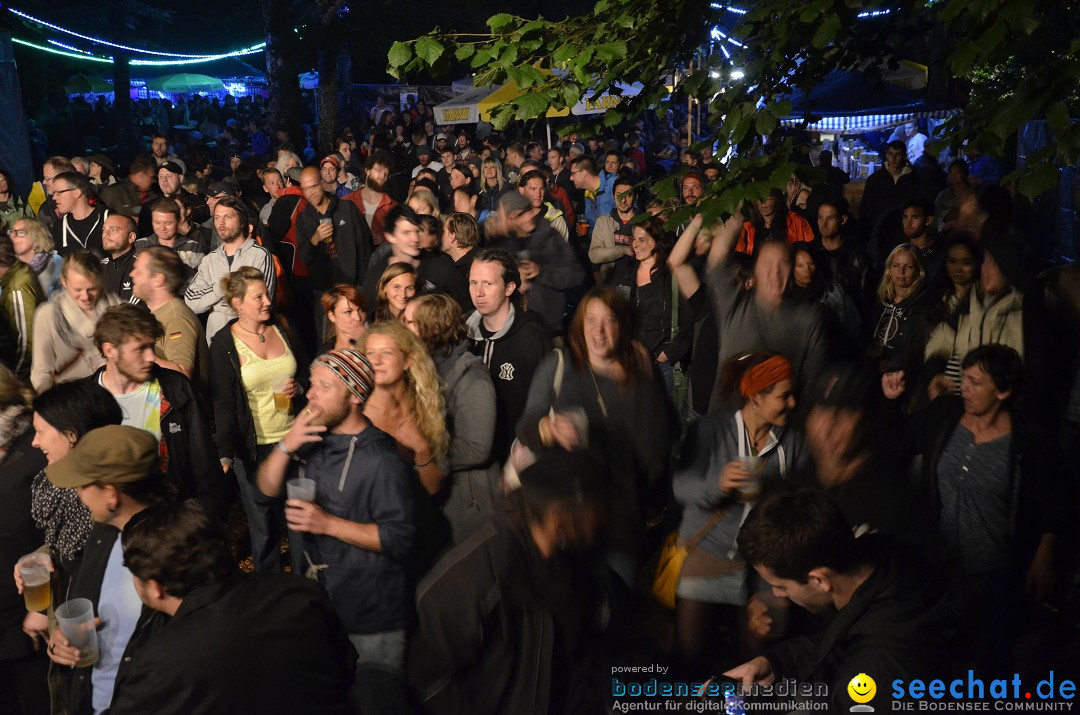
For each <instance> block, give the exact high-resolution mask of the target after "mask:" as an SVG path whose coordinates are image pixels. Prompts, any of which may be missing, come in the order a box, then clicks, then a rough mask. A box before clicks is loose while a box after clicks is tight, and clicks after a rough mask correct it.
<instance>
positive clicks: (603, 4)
mask: <svg viewBox="0 0 1080 715" xmlns="http://www.w3.org/2000/svg"><path fill="white" fill-rule="evenodd" d="M607 9H608V0H597V2H596V4H595V5H593V9H592V11H593V14H594V15H599V14H601V13H602V12H604V11H605V10H607Z"/></svg>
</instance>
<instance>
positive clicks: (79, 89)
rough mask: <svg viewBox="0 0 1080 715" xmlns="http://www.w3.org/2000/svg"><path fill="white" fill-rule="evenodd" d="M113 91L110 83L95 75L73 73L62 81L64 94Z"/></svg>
mask: <svg viewBox="0 0 1080 715" xmlns="http://www.w3.org/2000/svg"><path fill="white" fill-rule="evenodd" d="M111 91H113V88H112V85H111V84H106V83H105V82H104V81H103V80H101V79H99V78H97V77H87V76H86V75H84V74H74V75H71V76H70V77H68V78H67V81H66V82H64V93H65V94H91V93H93V94H105V93H107V92H111Z"/></svg>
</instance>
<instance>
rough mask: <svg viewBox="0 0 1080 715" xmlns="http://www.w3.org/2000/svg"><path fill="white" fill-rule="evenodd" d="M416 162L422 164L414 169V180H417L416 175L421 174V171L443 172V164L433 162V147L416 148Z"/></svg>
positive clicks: (420, 146) (420, 145)
mask: <svg viewBox="0 0 1080 715" xmlns="http://www.w3.org/2000/svg"><path fill="white" fill-rule="evenodd" d="M416 160H417V161H419V162H420V163H419V164H417V165H416V166H414V167H413V170H412V178H414V179H415V178H416V175H417V174H419V173H420V170H421V169H431V170H432V171H441V170H442V168H443V165H442V163H441V162H438V161H432V160H431V147H429V146H428V145H427V144H419V145H417V147H416Z"/></svg>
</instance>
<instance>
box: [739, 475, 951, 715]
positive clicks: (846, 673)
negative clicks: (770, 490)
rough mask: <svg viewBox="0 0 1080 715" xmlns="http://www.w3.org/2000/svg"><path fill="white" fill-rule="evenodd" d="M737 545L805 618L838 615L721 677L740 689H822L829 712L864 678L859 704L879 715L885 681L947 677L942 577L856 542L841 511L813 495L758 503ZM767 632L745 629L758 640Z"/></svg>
mask: <svg viewBox="0 0 1080 715" xmlns="http://www.w3.org/2000/svg"><path fill="white" fill-rule="evenodd" d="M738 544H739V549H740V550H741V551H742V554H743V556H744V557H745V558H746V562H747V563H748V564H750V565H752V566H753V567H754V570H755V571H757V573H758V575H759V576H760V577H761V579H762V580H763V581H765V583H766V584H768V585H769V586H771V587H772V590H773V593H774V594H775V595H776V596H778V597H787V598H789V599H790V600H791V601H792V603H795V604H796V605H799V606H802V607H803V608H805V609H806V610H808V611H810V612H811V613H821V614H823V613H828V612H831V611H834V610H835V612H833V613H832V616H831V619H830V620H829V621H828V623H827V624H826V625H825V627H824V629H822V630H820V631H818V632H817V633H815V634H814V635H812V636H800V637H797V638H792V639H790V640H787V641H784V642H782V643H780V644H778V645H776V646H774V647H772V648H770V649H769V650H767V651H766V652H765V655H762V656H758V657H757V658H754V659H753V660H751V661H749V662H747V663H744V664H742V665H740V666H738V667H737V668H734V669H732V670H729V671H728V672H727V673H725V674H724V675H726V676H727V677H729V678H733V679H735V680H738V681H741V682H742V683H743V685H744V686H750V685H752V684H754V683H758V684H767V683H771V682H773V681H774V680H779V679H780V678H795V679H796V680H798V681H799V682H801V683H827V684H828V686H829V696H830V700H831V703H830V704H831V708H832V709H834V710H836V711H837V712H841V711H846V710H848V709H849V708H850V706H851V700H852V698H851V697H850V696H849V694H848V693H849V690H848V684H849V683H851V682H852V681H853V679H855V678H856V677H857V676H861V675H863V674H865V675H869V676H870V677H872V678H874V677H876V678H878V679H879V682H880V685H879V686H878V688H877V692H876V693H874V694H873V697H872V698H871V699H870V700H869V701H862V700H860V701H859V702H860V703H861V704H867V705H871V706H873V708H874V709H875V710H877V711H878V712H882V711H884V710H888V709H889V708H890V705H889V701H890V697H891V690H890V689H889V688H887V687H885V684H886V682H891V681H892V680H894V679H899V680H903V681H905V682H910V681H911V680H912V679H913V678H920V677H926V676H928V677H932V678H933V677H936V678H944V677H946V676H947V675H948V674H949V672H950V671H949V670H948V668H949V661H950V658H949V652H950V651H949V647H948V645H947V644H948V642H949V638H950V637H951V635H952V630H953V628H952V625H953V624H955V623H956V620H957V617H958V613H957V612H955V611H954V609H953V607H952V604H953V601H951V600H949V599H947V598H946V597H945V589H944V585H943V583H942V582H941V580H940V579H937V578H934V576H933V574H931V573H928V571H927V569H925V568H922V567H921V565H919V564H918V563H917V561H916V560H915V559H914V558H912V557H911V555H910V554H909V553H905V552H904V551H903V550H902V549H901V548H900V547H898V546H897V545H896V544H895V543H893V542H891V541H889V540H887V538H886V537H880V536H877V535H867V536H863V537H861V538H859V539H856V538H855V535H854V534H853V533H852V530H851V526H850V525H849V524H848V521H847V519H846V518H845V517H844V514H843V512H841V511H840V508H839V507H837V506H836V505H835V504H834V503H833V502H832V501H831V500H830V499H829V498H828V497H827V496H825V495H824V494H823V493H821V492H820V491H818V490H814V489H802V490H798V491H793V492H785V493H780V494H775V495H773V496H771V497H769V498H767V499H765V500H764V501H762V502H761V503H759V504H758V505H757V507H755V508H754V510H753V511H751V512H750V515H749V516H748V517H747V518H746V521H745V522H743V525H742V528H741V529H740V531H739V536H738ZM768 618H769V616H768V615H767V614H762V615H756V616H752V619H768ZM767 625H768V623H767V622H766V623H762V624H757V626H762V627H761V628H758V627H757V626H755V623H754V621H753V620H751V622H750V624H749V626H750V628H751V629H756V630H757V632H765V633H767ZM886 678H887V679H888V681H886Z"/></svg>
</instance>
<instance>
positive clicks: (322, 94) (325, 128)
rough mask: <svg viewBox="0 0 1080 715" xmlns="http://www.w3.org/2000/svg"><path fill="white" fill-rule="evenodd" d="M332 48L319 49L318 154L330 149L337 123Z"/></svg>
mask: <svg viewBox="0 0 1080 715" xmlns="http://www.w3.org/2000/svg"><path fill="white" fill-rule="evenodd" d="M337 56H338V53H337V52H336V51H334V50H329V49H326V50H319V134H318V146H316V147H315V153H316V154H318V155H320V156H321V155H322V154H325V153H326V152H328V151H330V145H331V144H333V143H334V136H335V135H336V134H337V125H338V73H337Z"/></svg>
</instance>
